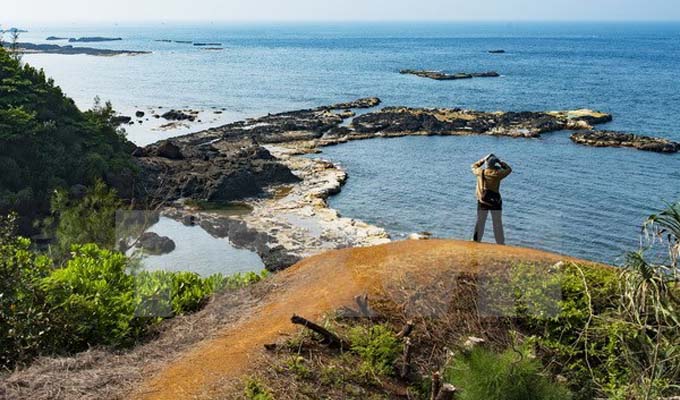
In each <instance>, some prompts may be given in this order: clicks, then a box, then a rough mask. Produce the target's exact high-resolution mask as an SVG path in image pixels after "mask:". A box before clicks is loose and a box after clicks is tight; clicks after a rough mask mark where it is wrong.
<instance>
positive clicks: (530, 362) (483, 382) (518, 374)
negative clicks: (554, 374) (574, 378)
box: [444, 347, 571, 400]
mask: <svg viewBox="0 0 680 400" xmlns="http://www.w3.org/2000/svg"><path fill="white" fill-rule="evenodd" d="M542 370H543V366H542V365H541V363H540V362H539V361H538V360H536V359H535V358H533V355H532V354H531V353H530V352H529V351H528V350H527V348H526V347H523V348H521V349H517V350H507V351H505V352H503V353H501V354H496V353H494V352H491V351H489V350H486V349H483V348H479V347H478V348H475V349H474V350H472V351H471V352H470V353H468V354H464V355H459V356H457V357H455V358H454V359H453V361H452V363H451V364H450V365H449V366H448V367H447V368H446V370H445V372H444V379H445V380H446V381H447V382H449V383H452V384H453V385H454V386H456V387H458V388H460V389H461V395H460V399H461V400H496V399H497V400H566V399H571V394H570V393H569V391H568V390H567V389H566V388H565V387H563V386H561V385H558V384H555V383H553V382H551V381H550V380H549V379H548V378H546V377H545V376H543V375H542V374H541V372H542Z"/></svg>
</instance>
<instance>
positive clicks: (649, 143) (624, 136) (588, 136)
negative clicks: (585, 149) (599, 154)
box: [571, 130, 680, 153]
mask: <svg viewBox="0 0 680 400" xmlns="http://www.w3.org/2000/svg"><path fill="white" fill-rule="evenodd" d="M571 140H572V141H573V142H574V143H578V144H583V145H586V146H593V147H632V148H635V149H638V150H645V151H654V152H657V153H677V152H678V151H680V143H678V142H673V141H670V140H667V139H662V138H656V137H650V136H640V135H634V134H632V133H621V132H613V131H595V130H588V131H581V132H576V133H574V134H572V135H571Z"/></svg>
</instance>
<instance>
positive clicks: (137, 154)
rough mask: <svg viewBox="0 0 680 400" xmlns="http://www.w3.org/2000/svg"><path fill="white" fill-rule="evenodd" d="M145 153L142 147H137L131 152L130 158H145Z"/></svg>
mask: <svg viewBox="0 0 680 400" xmlns="http://www.w3.org/2000/svg"><path fill="white" fill-rule="evenodd" d="M146 155H147V153H146V150H145V149H144V148H143V147H137V148H135V149H134V150H133V151H132V157H146Z"/></svg>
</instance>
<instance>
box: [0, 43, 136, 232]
mask: <svg viewBox="0 0 680 400" xmlns="http://www.w3.org/2000/svg"><path fill="white" fill-rule="evenodd" d="M112 115H113V110H112V108H111V106H110V104H106V105H102V104H99V102H97V104H96V105H95V107H94V108H93V109H92V110H90V111H87V112H81V111H80V110H79V109H78V108H77V107H76V105H75V104H74V102H73V100H71V99H70V98H67V97H65V96H64V94H63V93H62V91H61V89H59V87H57V86H55V84H54V81H53V80H52V79H48V78H46V77H45V73H44V72H43V71H38V70H36V69H35V68H33V67H31V66H29V65H22V63H21V62H20V60H18V59H17V57H12V56H11V55H10V54H9V53H8V51H6V50H4V49H2V48H0V171H2V174H0V215H6V214H7V213H8V212H9V211H16V212H18V213H19V215H20V216H21V217H22V220H21V223H22V224H21V225H22V226H21V228H22V231H24V232H25V231H27V229H28V228H30V226H31V223H32V222H33V221H32V220H33V219H34V218H36V217H38V216H42V215H46V214H47V213H48V212H49V207H50V198H51V193H52V192H53V191H54V190H55V189H58V188H62V189H67V190H68V189H70V188H71V187H72V186H74V185H91V184H93V183H94V181H95V180H96V179H98V178H99V179H104V180H105V181H106V182H107V183H108V184H110V185H113V186H115V187H116V188H117V189H118V190H119V192H121V194H123V195H125V194H127V193H129V192H130V190H131V185H132V179H131V178H132V176H133V175H134V173H135V171H136V169H135V167H134V165H133V163H132V161H131V157H130V154H131V152H132V150H133V148H134V145H132V144H131V143H130V142H128V141H127V140H126V139H125V137H124V135H123V134H122V133H121V132H119V131H117V130H116V128H115V127H114V126H113V125H112V124H111V123H110V119H111V117H112Z"/></svg>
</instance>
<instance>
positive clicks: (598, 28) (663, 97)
mask: <svg viewBox="0 0 680 400" xmlns="http://www.w3.org/2000/svg"><path fill="white" fill-rule="evenodd" d="M26 28H28V29H29V30H30V32H29V33H27V34H24V36H23V37H22V40H25V41H31V42H44V39H45V38H46V37H47V36H50V35H54V36H66V37H76V36H77V37H80V36H114V37H122V38H123V39H124V40H122V41H117V42H104V43H82V44H81V43H78V44H77V45H80V46H88V47H100V48H111V49H128V50H146V51H151V52H152V54H148V55H140V56H120V57H93V56H61V55H27V56H25V57H24V60H25V61H27V62H29V63H31V64H33V65H35V66H38V67H43V68H45V70H46V72H47V74H48V75H49V76H52V77H54V78H55V81H56V83H57V84H58V85H60V86H61V87H62V88H63V89H64V91H65V93H66V94H67V95H69V96H71V97H73V98H74V99H75V100H76V102H77V104H78V105H80V106H81V107H82V108H87V107H90V106H91V105H92V99H93V98H94V97H95V96H100V97H101V98H102V99H104V100H111V101H112V102H113V104H114V107H117V108H119V109H121V110H125V111H129V110H134V109H136V108H141V107H158V106H163V107H164V108H182V107H191V108H198V109H213V108H224V109H225V111H224V114H225V115H226V117H225V118H226V120H236V119H241V118H245V117H251V116H258V115H262V114H266V113H269V112H277V111H285V110H292V109H299V108H306V107H314V106H318V105H323V104H330V103H334V102H340V101H348V100H352V99H355V98H358V97H365V96H378V97H380V98H381V99H382V100H383V104H384V105H404V106H414V107H462V108H468V109H477V110H486V111H494V110H512V111H523V110H536V111H543V110H556V109H575V108H593V109H598V110H601V111H605V112H609V113H612V114H613V115H614V121H613V122H612V123H610V124H607V125H605V126H601V127H600V128H603V129H613V130H620V131H628V132H633V133H639V134H647V135H654V136H662V137H667V138H670V139H674V140H679V141H680V129H679V127H678V115H680V79H678V76H680V24H677V23H501V22H498V23H440V22H438V23H407V22H403V23H345V24H314V23H306V24H225V23H221V24H213V23H205V24H184V25H179V24H174V25H173V24H139V25H93V26H84V25H72V26H35V27H31V26H28V27H26ZM156 40H189V41H196V42H217V43H221V45H220V46H218V47H221V48H222V50H203V49H201V48H200V47H197V46H193V45H191V44H181V43H166V42H158V41H156ZM53 43H57V44H59V42H53ZM61 44H65V43H61ZM494 49H504V50H505V51H506V53H505V54H489V53H488V50H494ZM405 68H411V69H421V68H422V69H434V70H442V71H446V72H482V71H490V70H494V71H497V72H499V73H500V74H501V75H502V76H501V77H500V78H485V79H481V78H480V79H472V80H463V81H446V82H441V81H433V80H428V79H422V78H418V77H415V76H407V75H400V74H399V73H398V72H399V70H400V69H405ZM221 122H224V120H223V121H221ZM143 126H144V125H142V128H140V127H136V128H135V129H134V130H133V131H134V135H131V137H130V138H131V139H132V140H134V141H135V142H137V143H139V144H146V143H151V142H153V141H156V140H158V139H161V138H163V137H167V136H168V135H170V134H168V133H162V134H161V133H158V132H154V131H152V130H150V129H149V130H148V131H145V130H144V128H143ZM182 133H183V132H182ZM324 152H325V157H327V158H330V159H331V160H333V161H336V162H338V163H341V164H342V165H343V166H345V167H346V168H347V169H348V172H349V175H350V180H349V181H348V183H347V185H346V186H345V188H344V189H343V192H342V193H341V194H340V195H338V196H336V197H334V198H333V199H332V200H331V205H332V206H333V207H336V208H338V209H339V210H340V211H341V213H342V214H343V215H345V216H350V217H356V218H360V219H364V220H366V221H367V222H370V223H375V224H378V225H380V226H383V227H385V228H387V229H388V231H390V232H391V233H392V234H393V235H394V236H395V237H401V236H403V235H405V234H407V233H409V232H415V231H431V232H432V233H434V234H436V235H437V236H442V237H453V238H461V239H466V238H469V237H470V235H471V230H472V224H473V223H474V213H475V204H474V197H473V185H474V179H473V177H472V175H471V174H470V172H469V165H470V164H471V163H472V162H473V161H475V160H477V159H479V158H480V157H482V156H484V155H485V154H487V153H489V152H494V153H495V154H497V155H498V156H500V157H501V158H503V159H505V160H507V161H508V162H509V163H510V164H511V165H513V168H514V170H515V172H514V173H513V175H512V176H511V177H510V178H508V180H507V181H506V182H505V183H504V185H503V194H504V196H505V208H506V210H505V222H506V231H507V232H506V236H507V238H508V243H509V244H514V245H524V246H531V247H538V248H544V249H547V250H553V251H558V252H563V253H568V254H570V255H574V256H581V257H586V258H590V259H594V260H601V261H607V262H615V261H616V260H617V259H619V258H620V256H621V255H622V254H623V253H624V252H625V251H626V250H630V249H634V248H637V245H638V243H639V242H638V239H639V227H640V224H641V223H642V220H643V218H644V217H645V216H646V215H647V214H649V213H651V212H653V211H654V210H656V209H659V208H661V207H663V206H664V201H669V202H670V201H676V200H680V156H678V155H662V154H653V153H646V152H641V151H635V150H631V149H600V148H598V149H596V148H588V147H584V146H578V145H575V144H573V143H571V142H570V141H569V139H568V134H567V133H565V132H557V133H550V134H546V135H544V136H543V138H541V139H508V138H491V137H414V138H401V139H392V140H369V141H363V142H354V143H349V144H345V145H340V146H337V147H333V148H327V149H324ZM489 222H490V221H489ZM490 234H491V233H490V230H489V233H487V235H490ZM487 239H492V237H489V236H487Z"/></svg>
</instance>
